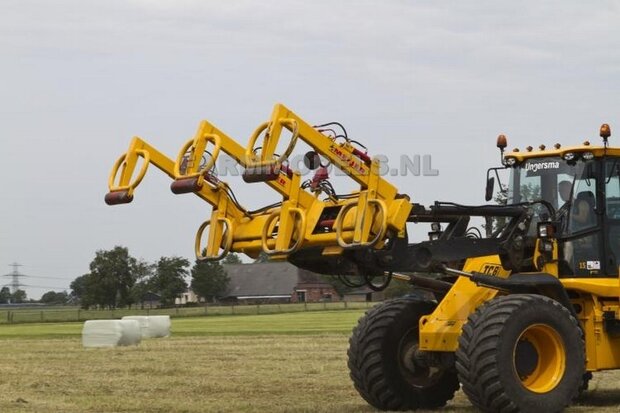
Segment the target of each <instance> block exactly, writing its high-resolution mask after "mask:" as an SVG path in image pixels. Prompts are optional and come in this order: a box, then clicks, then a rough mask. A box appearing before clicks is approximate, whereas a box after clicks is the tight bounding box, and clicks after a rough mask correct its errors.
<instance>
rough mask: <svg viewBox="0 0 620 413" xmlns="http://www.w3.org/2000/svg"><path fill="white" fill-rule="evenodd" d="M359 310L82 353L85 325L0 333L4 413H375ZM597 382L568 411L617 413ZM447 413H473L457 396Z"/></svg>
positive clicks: (236, 325)
mask: <svg viewBox="0 0 620 413" xmlns="http://www.w3.org/2000/svg"><path fill="white" fill-rule="evenodd" d="M362 314H363V311H362V310H351V311H325V312H318V311H317V312H304V313H294V314H274V315H253V316H220V317H195V318H182V319H174V320H173V324H172V328H173V336H172V337H171V338H168V339H156V340H145V341H143V342H142V343H141V344H140V345H139V346H135V347H123V348H113V349H84V348H82V346H81V341H80V334H81V327H82V325H81V323H64V324H50V323H45V324H23V325H3V326H0V345H1V346H2V358H0V371H1V372H2V374H1V375H0V412H66V413H73V412H75V413H85V412H162V413H163V412H166V413H168V412H254V411H258V412H370V411H373V409H371V408H370V407H369V406H368V405H367V404H366V403H365V402H364V401H363V400H362V399H361V398H360V397H359V395H358V394H357V393H356V392H355V390H354V389H353V387H352V385H351V382H350V380H349V377H348V370H347V367H346V349H347V347H348V342H347V340H348V336H349V333H350V331H351V328H352V327H353V326H354V325H355V323H356V320H357V319H358V318H359V317H360V316H361V315H362ZM619 379H620V375H618V374H616V373H613V372H605V373H600V374H595V376H594V380H593V381H592V383H591V388H593V389H594V390H593V391H592V392H590V394H589V395H588V397H586V398H585V400H584V401H583V402H582V403H581V404H580V405H577V406H575V407H573V408H571V409H570V410H569V411H571V412H586V411H588V412H589V411H593V410H596V411H602V412H616V411H618V410H619V409H620V408H619V407H618V405H620V380H619ZM442 411H446V412H473V411H474V410H473V409H472V408H471V407H470V406H469V403H468V401H467V399H466V398H465V397H464V396H463V394H462V393H458V394H457V396H456V397H455V399H454V400H453V401H451V402H450V403H449V405H448V407H447V408H445V409H443V410H442Z"/></svg>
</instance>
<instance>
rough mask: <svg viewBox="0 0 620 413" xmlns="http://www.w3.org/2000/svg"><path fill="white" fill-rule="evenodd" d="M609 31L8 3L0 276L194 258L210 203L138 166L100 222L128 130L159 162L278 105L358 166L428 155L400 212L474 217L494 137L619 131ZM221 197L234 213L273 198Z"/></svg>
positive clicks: (244, 5) (483, 19)
mask: <svg viewBox="0 0 620 413" xmlns="http://www.w3.org/2000/svg"><path fill="white" fill-rule="evenodd" d="M618 22H620V13H619V6H618V3H617V2H612V1H607V2H606V1H598V2H583V1H579V2H578V1H547V2H541V1H532V2H498V1H470V2H463V1H454V2H439V1H427V2H414V1H349V2H335V1H333V0H332V1H323V0H320V1H317V0H314V1H272V0H262V1H205V0H181V1H179V0H176V1H161V0H142V1H136V0H134V1H128V0H122V1H110V0H107V1H97V2H95V1H84V0H71V1H53V2H52V1H28V0H15V1H11V0H3V1H1V2H0V96H1V100H0V142H1V145H2V146H1V147H0V168H2V169H1V171H2V175H3V176H4V177H5V178H4V182H3V185H2V191H1V192H0V197H1V199H0V200H1V205H2V206H1V208H2V214H1V215H0V220H1V221H0V274H3V273H9V272H10V271H11V267H10V266H9V264H10V263H12V262H14V261H16V262H19V263H20V264H23V265H24V266H23V267H21V271H22V272H23V273H26V274H30V275H33V276H37V277H41V278H29V279H26V278H24V279H22V282H23V283H25V284H29V285H33V286H37V288H31V287H29V288H27V289H26V290H27V292H28V295H29V297H33V298H38V297H39V296H40V295H41V294H42V293H43V292H45V291H47V290H49V289H52V288H50V287H53V288H55V289H60V290H62V289H63V288H68V286H69V283H70V282H71V280H72V279H74V278H75V277H77V276H79V275H82V274H84V273H86V272H87V271H88V265H89V263H90V261H91V260H92V258H93V257H94V254H95V251H96V250H98V249H109V248H112V247H114V246H115V245H123V246H127V247H128V248H129V250H130V253H131V254H132V255H134V256H136V257H138V258H143V259H145V260H148V261H155V260H157V259H158V258H159V257H161V256H171V255H179V256H184V257H187V258H192V259H193V239H194V234H195V231H196V228H197V227H198V225H199V224H200V223H201V222H202V221H203V220H204V219H206V218H207V217H208V215H209V214H210V208H209V206H208V205H207V204H205V203H204V202H202V201H200V200H199V199H198V198H197V197H194V196H191V195H185V196H175V195H173V194H172V193H171V192H170V190H169V185H170V180H169V179H168V178H167V177H165V176H164V175H163V174H162V173H160V172H159V171H157V170H156V169H155V168H152V169H150V170H149V173H148V175H147V177H146V178H145V180H144V182H143V183H142V185H141V186H140V187H139V188H138V190H137V192H136V195H135V200H134V202H133V203H132V204H129V205H124V206H117V207H108V206H106V205H105V204H104V202H103V196H104V194H105V193H106V192H107V177H108V174H109V171H110V168H111V166H112V163H113V162H114V160H115V159H116V158H117V157H118V156H119V155H120V154H121V153H122V152H124V151H125V150H126V148H127V145H128V143H129V140H130V138H131V137H132V136H133V135H139V136H141V137H143V138H145V139H146V140H148V141H149V142H150V143H152V144H153V145H154V146H156V147H157V148H159V149H161V150H162V151H164V152H165V153H167V154H169V155H170V156H171V157H174V156H176V153H177V151H178V149H179V148H180V146H181V145H182V143H183V142H184V141H185V140H186V139H188V138H189V137H191V136H192V135H193V133H194V132H195V130H196V127H197V126H198V123H199V121H200V120H202V119H208V120H210V121H211V122H212V123H214V124H216V125H217V126H218V127H219V128H220V129H222V130H223V131H225V132H226V133H228V134H229V135H231V136H233V137H235V138H236V139H238V140H239V141H240V142H242V144H244V145H245V143H246V142H247V139H248V137H249V135H250V133H251V132H252V130H253V129H254V128H255V127H256V126H257V125H258V124H259V123H260V122H262V121H264V120H266V119H267V118H268V117H269V115H270V113H271V109H272V106H273V104H274V103H276V102H282V103H285V104H286V105H288V106H289V107H290V108H291V109H293V110H294V111H296V112H297V113H298V114H299V115H300V116H302V117H303V118H305V119H307V120H308V121H309V122H311V123H320V122H327V121H332V120H335V121H339V122H341V123H343V124H345V126H346V127H347V129H348V131H349V134H350V135H351V136H353V137H355V138H356V139H357V140H360V141H362V142H364V143H365V144H366V145H367V146H368V147H369V149H370V153H371V154H373V155H374V154H384V155H386V156H388V157H389V158H390V160H398V157H399V156H400V155H401V154H405V155H408V156H413V155H416V154H418V155H425V154H429V155H431V157H432V167H433V168H434V169H437V170H438V171H439V175H438V176H435V177H428V176H426V177H424V176H418V177H416V176H411V175H409V176H398V177H395V178H390V179H391V180H392V181H393V182H394V183H395V184H396V185H397V186H398V187H399V189H400V191H401V192H405V193H408V194H409V195H410V196H411V198H412V200H413V201H415V202H420V203H423V204H430V203H432V202H433V201H434V200H453V201H459V202H462V203H476V204H477V203H482V202H483V194H484V188H483V187H484V173H485V170H486V168H488V167H490V166H494V165H496V164H497V163H498V153H497V150H496V148H495V138H496V136H497V135H498V134H499V133H505V134H506V135H507V136H508V139H509V146H510V148H512V147H515V146H520V147H524V146H527V145H530V144H531V145H533V146H537V145H539V144H541V143H545V144H547V145H551V144H553V143H555V142H561V143H564V144H572V143H580V142H582V141H583V140H584V139H586V138H588V139H590V140H592V141H594V142H598V127H599V125H600V124H601V123H603V122H608V123H610V124H611V125H612V132H613V131H614V129H613V128H614V126H616V127H617V128H620V90H619V88H620V25H619V24H618ZM613 139H614V137H613V136H612V142H613ZM230 182H231V184H232V185H233V186H234V188H235V189H236V193H237V194H238V196H239V198H240V199H241V200H242V202H243V203H244V204H245V205H247V206H248V207H251V208H254V207H258V206H260V205H264V204H267V203H269V202H274V201H277V200H278V196H277V195H276V193H275V192H273V191H271V190H269V189H267V187H265V186H264V185H262V184H254V185H242V184H241V182H239V180H238V179H231V180H230ZM5 282H6V283H8V282H10V279H9V278H6V279H5V280H1V283H2V284H4V283H5Z"/></svg>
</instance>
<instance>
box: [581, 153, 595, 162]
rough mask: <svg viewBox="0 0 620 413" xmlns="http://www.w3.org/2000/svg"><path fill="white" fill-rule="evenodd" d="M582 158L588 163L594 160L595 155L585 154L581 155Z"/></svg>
mask: <svg viewBox="0 0 620 413" xmlns="http://www.w3.org/2000/svg"><path fill="white" fill-rule="evenodd" d="M581 156H582V157H583V159H585V160H586V161H590V160H592V159H594V154H593V153H592V152H584V153H582V154H581Z"/></svg>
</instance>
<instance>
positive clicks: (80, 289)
mask: <svg viewBox="0 0 620 413" xmlns="http://www.w3.org/2000/svg"><path fill="white" fill-rule="evenodd" d="M69 287H70V288H71V297H72V298H73V299H75V300H77V301H79V303H80V305H81V306H82V307H83V308H90V307H91V306H94V305H96V304H97V283H96V282H95V277H94V276H93V275H92V274H84V275H81V276H79V277H77V278H76V279H75V280H73V281H72V282H71V284H70V285H69Z"/></svg>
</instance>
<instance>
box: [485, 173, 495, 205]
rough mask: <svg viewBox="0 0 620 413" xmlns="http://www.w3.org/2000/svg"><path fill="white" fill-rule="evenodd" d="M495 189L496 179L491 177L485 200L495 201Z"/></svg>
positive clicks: (488, 181) (488, 180)
mask: <svg viewBox="0 0 620 413" xmlns="http://www.w3.org/2000/svg"><path fill="white" fill-rule="evenodd" d="M494 188H495V178H494V177H490V178H489V179H487V187H486V190H485V194H484V199H485V200H486V201H487V202H488V201H490V200H491V199H493V189H494Z"/></svg>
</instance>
